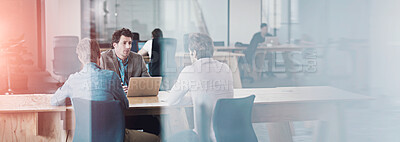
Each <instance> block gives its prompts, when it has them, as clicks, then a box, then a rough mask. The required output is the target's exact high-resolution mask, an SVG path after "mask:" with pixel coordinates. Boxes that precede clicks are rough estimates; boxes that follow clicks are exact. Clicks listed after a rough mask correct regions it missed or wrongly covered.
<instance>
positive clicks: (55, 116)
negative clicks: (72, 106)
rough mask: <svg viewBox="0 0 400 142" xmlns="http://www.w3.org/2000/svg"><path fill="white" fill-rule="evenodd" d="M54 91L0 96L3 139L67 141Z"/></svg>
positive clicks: (0, 128) (31, 141) (0, 137)
mask: <svg viewBox="0 0 400 142" xmlns="http://www.w3.org/2000/svg"><path fill="white" fill-rule="evenodd" d="M51 96H53V95H51V94H35V95H0V126H1V127H0V141H2V142H3V141H4V142H9V141H27V142H28V141H29V142H35V141H65V138H66V134H67V131H66V130H63V128H62V126H63V125H62V123H63V121H62V118H61V115H60V112H65V111H66V107H64V106H60V107H57V106H51V105H50V99H51Z"/></svg>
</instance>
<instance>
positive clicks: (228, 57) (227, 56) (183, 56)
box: [175, 52, 244, 88]
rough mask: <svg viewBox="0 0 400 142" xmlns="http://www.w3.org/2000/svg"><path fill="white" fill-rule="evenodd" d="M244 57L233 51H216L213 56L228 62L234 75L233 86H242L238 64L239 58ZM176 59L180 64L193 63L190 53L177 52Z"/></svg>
mask: <svg viewBox="0 0 400 142" xmlns="http://www.w3.org/2000/svg"><path fill="white" fill-rule="evenodd" d="M239 57H244V54H242V53H231V52H214V56H213V58H214V59H215V60H218V61H220V62H223V63H226V64H227V65H228V66H229V68H230V69H231V71H232V75H233V87H234V88H242V81H241V79H240V71H239V66H238V58H239ZM175 60H176V63H177V65H178V66H187V65H191V64H192V62H191V61H190V55H189V53H183V52H177V53H176V54H175Z"/></svg>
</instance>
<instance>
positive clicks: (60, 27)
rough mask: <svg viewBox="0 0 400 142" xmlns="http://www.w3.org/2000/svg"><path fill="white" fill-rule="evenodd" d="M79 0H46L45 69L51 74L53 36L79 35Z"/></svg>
mask: <svg viewBox="0 0 400 142" xmlns="http://www.w3.org/2000/svg"><path fill="white" fill-rule="evenodd" d="M80 5H81V1H80V0H46V1H45V18H46V19H45V20H46V21H45V23H46V70H47V71H48V72H49V73H51V74H53V59H54V52H53V48H54V46H53V37H54V36H58V35H72V36H78V37H80V35H81V7H80Z"/></svg>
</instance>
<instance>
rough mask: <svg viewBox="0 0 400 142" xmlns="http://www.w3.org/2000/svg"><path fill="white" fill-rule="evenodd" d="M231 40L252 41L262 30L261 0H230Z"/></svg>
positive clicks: (232, 41)
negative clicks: (254, 35)
mask: <svg viewBox="0 0 400 142" xmlns="http://www.w3.org/2000/svg"><path fill="white" fill-rule="evenodd" d="M229 22H230V29H229V31H230V42H231V43H234V42H243V43H250V40H251V38H252V36H253V34H254V33H256V32H259V31H260V24H261V0H230V20H229Z"/></svg>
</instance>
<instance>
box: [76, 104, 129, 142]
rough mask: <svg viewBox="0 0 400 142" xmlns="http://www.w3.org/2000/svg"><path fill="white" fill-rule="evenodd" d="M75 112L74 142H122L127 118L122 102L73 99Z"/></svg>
mask: <svg viewBox="0 0 400 142" xmlns="http://www.w3.org/2000/svg"><path fill="white" fill-rule="evenodd" d="M72 105H73V107H74V111H75V120H76V123H75V133H74V138H73V141H74V142H81V141H85V142H110V141H113V142H122V141H124V136H125V117H124V113H123V109H122V107H121V104H120V101H91V100H85V99H79V98H73V99H72Z"/></svg>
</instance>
